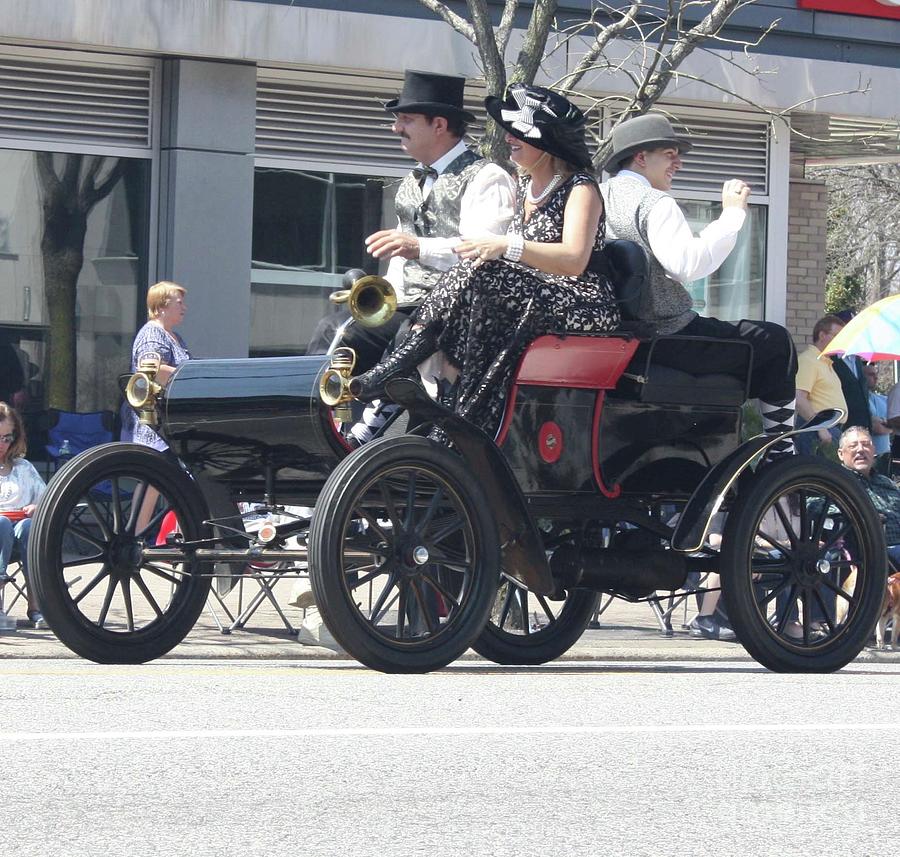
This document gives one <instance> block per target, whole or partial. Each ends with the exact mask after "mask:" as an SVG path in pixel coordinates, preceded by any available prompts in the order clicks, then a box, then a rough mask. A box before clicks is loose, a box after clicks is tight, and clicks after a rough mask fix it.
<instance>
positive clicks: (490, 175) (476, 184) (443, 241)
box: [388, 164, 516, 279]
mask: <svg viewBox="0 0 900 857" xmlns="http://www.w3.org/2000/svg"><path fill="white" fill-rule="evenodd" d="M515 199H516V192H515V182H514V181H513V178H512V176H510V175H509V173H507V172H506V170H504V169H503V168H502V167H500V166H498V165H497V164H488V165H487V166H485V167H483V168H482V169H480V170H479V171H478V173H477V174H476V176H475V177H474V178H473V179H472V181H471V182H469V185H468V187H467V188H466V191H465V193H464V194H463V197H462V200H461V201H460V210H459V232H460V234H459V235H452V236H447V237H446V238H420V239H419V261H420V262H421V263H422V264H423V265H427V266H428V267H430V268H435V269H436V270H438V271H449V270H450V268H452V267H453V266H454V265H455V264H456V263H457V262H458V261H459V257H458V256H457V255H456V253H454V252H453V248H454V247H456V245H457V244H459V242H460V241H461V240H462V239H463V238H482V237H484V236H485V235H506V230H507V228H508V226H509V221H510V220H512V216H513V209H514V206H515ZM388 270H389V271H390V268H389V269H388ZM388 279H390V278H388Z"/></svg>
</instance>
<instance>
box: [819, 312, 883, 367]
mask: <svg viewBox="0 0 900 857" xmlns="http://www.w3.org/2000/svg"><path fill="white" fill-rule="evenodd" d="M822 354H823V355H825V354H837V355H839V356H841V357H846V356H847V355H848V354H856V355H858V356H859V357H862V359H863V360H868V361H870V362H871V361H873V360H900V295H890V297H886V298H882V299H881V300H880V301H876V302H875V303H873V304H872V305H871V306H867V307H866V308H865V309H864V310H862V311H861V312H860V313H859V314H858V315H855V316H853V318H851V319H850V321H848V322H847V324H845V325H844V327H843V328H842V329H841V330H840V331H839V332H838V334H837V336H835V337H834V339H832V340H831V342H830V343H829V344H828V346H827V347H826V348H825V350H824V351H823V352H822Z"/></svg>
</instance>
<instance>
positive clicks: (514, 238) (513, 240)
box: [503, 232, 525, 262]
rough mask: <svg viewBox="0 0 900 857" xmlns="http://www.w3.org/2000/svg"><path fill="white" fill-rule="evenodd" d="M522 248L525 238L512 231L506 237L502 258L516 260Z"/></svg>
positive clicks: (520, 255) (520, 256)
mask: <svg viewBox="0 0 900 857" xmlns="http://www.w3.org/2000/svg"><path fill="white" fill-rule="evenodd" d="M524 249H525V239H524V238H523V237H522V236H521V235H519V234H518V233H517V232H512V233H510V234H509V235H508V236H507V237H506V252H505V253H504V254H503V258H504V259H509V261H510V262H518V261H519V259H521V258H522V251H523V250H524Z"/></svg>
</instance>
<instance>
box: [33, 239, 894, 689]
mask: <svg viewBox="0 0 900 857" xmlns="http://www.w3.org/2000/svg"><path fill="white" fill-rule="evenodd" d="M616 244H619V242H610V249H609V251H608V252H609V253H610V256H609V258H610V260H611V264H616V259H617V257H616V255H615V254H616V253H617V252H619V251H623V252H624V251H627V250H628V248H623V247H618V248H616V247H615V246H614V245H616ZM615 279H616V283H617V287H618V288H619V290H620V294H621V295H622V300H623V301H624V303H625V305H626V307H627V305H628V302H629V301H630V300H632V299H633V294H632V293H630V292H629V289H628V288H627V286H628V284H629V283H631V285H633V282H632V281H633V280H635V277H633V276H629V274H628V273H627V272H625V273H623V274H622V275H621V276H617V277H616V278H615ZM636 281H637V282H639V281H640V277H637V280H636ZM384 285H385V284H384V281H379V280H378V279H377V278H371V277H370V278H364V279H362V280H360V281H358V282H357V283H356V284H355V285H354V289H355V290H356V291H355V293H354V303H355V304H356V305H357V306H358V310H357V312H358V314H361V315H362V317H363V320H365V319H366V318H372V317H377V318H378V320H379V321H380V320H382V319H383V317H384V313H383V310H384V304H385V301H386V300H388V298H385V289H384ZM629 295H630V296H629ZM342 334H346V330H344V331H339V334H338V340H339V341H340V340H341V337H342ZM686 348H691V349H698V350H699V351H700V354H701V359H699V360H697V361H696V362H697V364H698V365H703V366H706V367H708V371H706V372H703V373H701V374H698V375H687V374H685V373H683V372H681V371H678V370H675V369H672V368H670V367H669V366H668V365H667V354H671V352H672V350H673V349H679V350H682V349H686ZM725 348H732V349H739V350H740V353H741V355H742V356H743V366H744V369H743V370H742V371H739V372H736V373H734V374H723V373H719V372H717V371H716V367H717V365H718V363H719V361H718V359H717V355H718V354H721V349H725ZM354 359H355V356H354V354H353V352H352V351H350V350H347V349H346V348H344V347H342V346H338V347H337V348H334V349H333V350H332V352H331V353H330V354H328V355H307V356H298V357H284V358H260V359H230V360H191V361H188V362H186V363H184V364H183V365H182V366H181V367H180V368H179V369H178V370H177V372H176V373H175V375H174V377H173V378H172V379H171V381H170V382H169V384H168V386H167V387H166V388H165V389H161V388H160V387H159V386H158V385H157V384H156V382H155V380H154V374H155V366H154V365H153V363H152V361H150V362H149V363H148V364H147V365H146V366H142V367H140V370H139V371H138V372H137V373H136V374H135V375H134V376H133V377H132V378H131V380H130V381H129V384H128V390H127V395H128V400H129V402H130V403H131V404H132V406H133V407H134V408H135V409H136V410H137V411H138V412H139V413H140V414H141V418H142V419H143V420H146V421H147V422H148V423H150V424H153V425H155V426H156V428H157V430H158V431H159V433H160V434H161V435H162V436H163V437H164V438H165V439H166V441H167V442H168V443H169V445H170V448H171V453H170V454H168V455H167V454H163V453H159V452H156V451H154V450H151V449H148V448H145V447H140V446H135V445H133V444H123V443H114V444H108V445H105V446H100V447H97V448H94V449H91V450H88V451H87V452H84V453H82V454H81V455H79V456H78V457H77V458H75V459H74V460H72V461H71V462H70V463H69V464H67V465H66V466H65V467H64V468H62V469H61V470H60V471H59V472H58V473H57V474H56V475H55V477H54V478H53V480H52V481H51V484H50V486H49V488H48V490H47V493H46V495H45V498H44V500H43V502H42V503H41V504H40V507H39V509H38V511H37V513H36V516H35V519H34V524H33V529H32V534H31V539H30V545H29V561H30V565H31V571H32V576H33V584H34V587H35V590H36V593H37V596H38V599H39V601H40V603H41V605H42V608H43V611H44V615H45V617H46V619H47V621H48V623H49V624H50V626H51V628H52V629H53V631H54V632H55V633H56V634H57V636H58V637H59V639H60V640H62V641H63V642H64V643H65V644H66V645H67V646H69V647H70V648H71V649H72V650H73V651H75V652H77V653H78V654H80V655H82V656H84V657H86V658H90V659H92V660H95V661H99V662H104V663H137V662H143V661H148V660H151V659H153V658H157V657H160V656H161V655H163V654H165V653H166V652H168V651H169V650H171V649H172V648H173V647H174V646H176V645H177V644H178V643H179V642H180V641H181V640H182V639H183V638H184V637H185V636H186V635H187V634H188V632H189V631H190V630H191V628H192V627H193V625H194V623H195V622H196V621H197V619H198V616H199V615H200V613H201V611H202V610H203V608H204V604H205V602H206V599H207V596H208V594H209V590H210V583H211V580H212V579H213V578H214V577H218V578H220V579H225V580H234V579H238V578H239V577H240V575H265V574H267V573H268V572H267V571H266V567H265V566H266V564H268V563H277V564H278V568H279V571H280V573H281V572H283V571H284V569H285V568H288V569H293V570H295V571H296V573H298V574H306V573H307V572H308V574H309V578H310V582H311V586H312V590H313V593H314V596H315V600H316V603H317V605H318V608H319V610H320V611H321V615H322V618H323V620H324V622H325V623H326V625H327V626H328V628H329V630H330V631H331V633H332V634H333V636H334V638H335V639H336V640H337V641H338V643H340V645H341V646H343V647H344V648H345V649H346V650H347V652H349V653H350V654H351V655H352V656H353V657H355V658H357V659H358V660H359V661H361V662H362V663H364V664H366V665H368V666H370V667H372V668H374V669H378V670H383V671H387V672H424V671H428V670H433V669H437V668H440V667H442V666H444V665H446V664H448V663H450V662H451V661H453V660H454V659H456V658H457V657H459V656H460V655H461V654H462V653H463V652H464V651H465V650H466V649H467V648H468V647H470V646H471V647H473V648H475V649H476V650H477V651H478V652H480V653H481V654H483V655H484V656H486V657H488V658H491V659H493V660H495V661H497V662H499V663H510V664H529V663H541V662H544V661H547V660H550V659H553V658H555V657H558V656H559V655H561V654H562V653H563V652H565V651H566V650H567V649H568V648H569V647H570V646H572V645H573V644H574V642H575V641H576V640H577V639H578V638H579V637H580V635H581V634H582V633H583V632H584V630H585V628H586V627H587V625H588V622H589V620H590V618H591V616H592V614H593V613H594V610H595V608H596V606H597V603H598V599H599V598H600V596H601V594H604V593H605V594H608V595H612V596H615V597H619V598H625V599H628V600H630V601H641V600H647V599H652V598H656V597H658V596H657V593H658V592H660V591H662V592H669V591H674V590H679V589H680V588H682V587H684V586H685V585H686V581H688V580H689V579H690V580H695V581H696V580H697V579H700V580H703V579H704V576H705V575H707V574H709V573H717V574H719V575H720V578H721V588H722V592H723V596H724V600H725V603H726V605H727V609H728V614H729V616H730V618H731V620H732V623H733V626H734V629H735V631H736V632H737V634H738V636H739V638H740V640H741V642H742V644H743V645H744V646H745V648H746V649H747V651H748V652H749V653H750V654H751V655H752V656H753V657H754V658H755V659H756V660H757V661H759V662H760V663H761V664H764V665H765V666H766V667H768V668H770V669H773V670H780V671H796V672H824V671H830V670H835V669H839V668H840V667H842V666H844V665H845V664H846V663H848V662H849V661H850V660H852V659H853V658H854V657H856V655H857V654H858V653H859V652H860V650H861V649H862V647H863V645H864V644H865V642H866V639H867V637H868V636H869V634H870V633H871V631H872V628H873V626H874V624H875V620H876V614H877V612H878V609H879V606H880V604H881V599H882V595H883V592H884V586H885V576H886V549H885V542H884V536H883V533H882V528H881V524H880V521H879V520H878V517H877V515H876V514H875V511H874V509H873V507H872V505H871V503H870V502H869V500H868V498H867V497H866V495H865V493H864V492H863V491H862V490H861V488H860V487H859V486H858V485H857V483H856V481H855V480H853V479H851V478H849V477H848V476H847V475H846V474H845V473H844V472H842V469H841V468H839V467H836V466H834V465H831V464H829V463H828V462H825V461H823V460H821V459H813V458H807V457H802V456H795V457H791V458H788V459H784V460H781V461H775V462H773V463H771V464H769V463H766V462H765V453H766V451H767V450H768V449H769V448H770V447H771V446H772V445H773V444H774V443H775V442H776V441H777V440H778V437H779V436H777V435H767V434H762V435H759V436H757V437H754V438H751V439H750V440H747V441H744V442H742V441H741V420H742V405H743V403H744V401H745V399H746V397H747V377H748V372H749V369H750V365H751V361H752V359H753V355H752V352H751V349H750V348H749V346H747V345H746V344H744V343H736V342H734V341H715V340H706V339H692V338H690V337H683V336H660V337H653V338H649V339H646V338H642V336H641V335H640V331H637V332H634V331H627V330H623V331H620V332H617V333H616V334H614V335H605V336H555V335H550V336H542V337H540V338H538V339H537V340H536V341H535V342H533V343H532V344H531V346H530V347H529V348H528V350H527V352H526V353H525V355H524V357H523V358H522V360H521V363H520V365H519V367H518V370H517V373H516V376H515V379H514V383H513V386H512V389H511V390H510V393H509V396H508V402H507V408H506V414H505V418H504V421H503V424H502V427H501V429H500V432H499V434H498V436H497V437H496V438H491V437H488V436H487V435H485V434H484V433H483V432H481V431H480V430H479V429H477V428H475V427H473V426H472V425H470V424H468V423H467V422H466V421H465V420H463V419H461V418H460V417H458V416H457V415H455V414H454V413H452V412H451V411H449V410H448V409H446V408H444V407H443V406H442V405H440V404H437V403H435V402H434V401H432V400H431V399H429V398H428V396H427V395H426V394H425V392H424V390H423V388H422V387H421V386H419V385H418V384H417V383H415V382H413V381H410V380H404V379H398V380H395V381H393V382H391V383H390V385H389V387H388V392H389V395H390V397H391V398H392V399H393V400H394V401H396V402H397V403H399V404H401V405H402V406H403V407H404V408H405V414H404V415H403V417H402V423H403V428H402V429H401V428H400V424H399V423H398V424H396V425H394V426H393V427H392V428H390V429H389V430H388V431H387V433H386V435H385V436H384V437H382V438H380V439H377V440H375V441H373V442H371V443H368V444H366V445H364V446H362V447H361V448H359V449H357V450H355V451H352V450H351V449H350V447H349V445H348V444H347V442H346V441H345V439H344V435H343V433H342V427H343V426H345V425H346V423H347V421H348V420H349V419H351V417H350V406H351V403H350V402H349V401H348V396H347V393H346V387H347V380H348V379H349V377H350V376H351V375H352V374H353V373H354V372H358V371H363V370H365V369H366V368H368V366H366V365H361V366H355V365H354ZM731 362H733V361H731ZM839 417H840V414H839V412H836V411H832V412H825V413H823V414H820V415H819V416H818V417H817V419H816V420H814V421H812V422H811V423H810V424H809V425H808V426H807V427H805V428H804V429H801V431H802V430H815V429H817V428H819V427H824V426H830V425H833V424H835V423H836V421H837V420H838V418H839ZM433 425H440V426H441V427H442V428H443V429H444V431H445V432H446V434H447V435H448V436H449V438H450V440H451V441H452V445H451V446H446V445H441V444H438V443H436V442H434V441H432V440H430V439H429V438H428V437H427V436H426V435H427V433H428V430H429V428H430V427H431V426H433ZM238 504H249V505H244V506H239V505H238ZM296 507H314V511H313V513H312V518H311V520H310V519H309V518H307V517H305V516H304V515H303V514H302V513H298V512H294V513H291V511H290V510H291V509H294V508H296ZM247 508H251V509H252V514H253V515H254V516H255V518H256V519H257V520H259V518H260V516H263V518H265V516H266V515H272V520H271V522H269V523H268V524H267V523H266V522H265V520H264V525H263V526H257V527H256V528H254V531H253V532H248V531H247V530H248V529H249V528H247V527H245V525H244V518H245V516H246V514H247V513H246V512H245V513H243V514H242V512H241V511H239V509H247ZM276 516H277V517H276ZM166 520H168V521H169V522H170V525H169V526H164V522H165V521H166ZM285 520H287V523H285ZM722 521H724V525H722V524H721V523H720V522H722ZM172 524H174V526H173V525H172ZM166 533H168V534H167V535H166ZM695 588H696V589H697V591H700V592H702V591H704V590H703V586H702V585H699V586H697V585H695Z"/></svg>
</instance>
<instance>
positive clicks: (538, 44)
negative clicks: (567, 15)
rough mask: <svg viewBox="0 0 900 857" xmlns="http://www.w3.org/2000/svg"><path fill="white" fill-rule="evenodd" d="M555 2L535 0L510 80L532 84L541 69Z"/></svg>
mask: <svg viewBox="0 0 900 857" xmlns="http://www.w3.org/2000/svg"><path fill="white" fill-rule="evenodd" d="M558 5H559V4H558V2H557V0H544V2H540V0H536V2H535V4H534V7H533V8H532V11H531V18H530V19H529V21H528V28H527V29H526V30H525V38H524V40H523V41H522V49H521V50H520V51H519V56H518V58H517V60H516V67H515V69H514V70H513V73H512V74H511V75H510V80H512V81H514V82H516V81H524V82H526V83H532V82H533V81H534V77H535V75H536V74H537V72H538V69H539V68H540V67H541V60H542V59H543V57H544V48H545V47H546V45H547V36H548V35H549V33H550V27H551V25H552V24H553V19H554V17H555V16H556V9H557V6H558Z"/></svg>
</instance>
